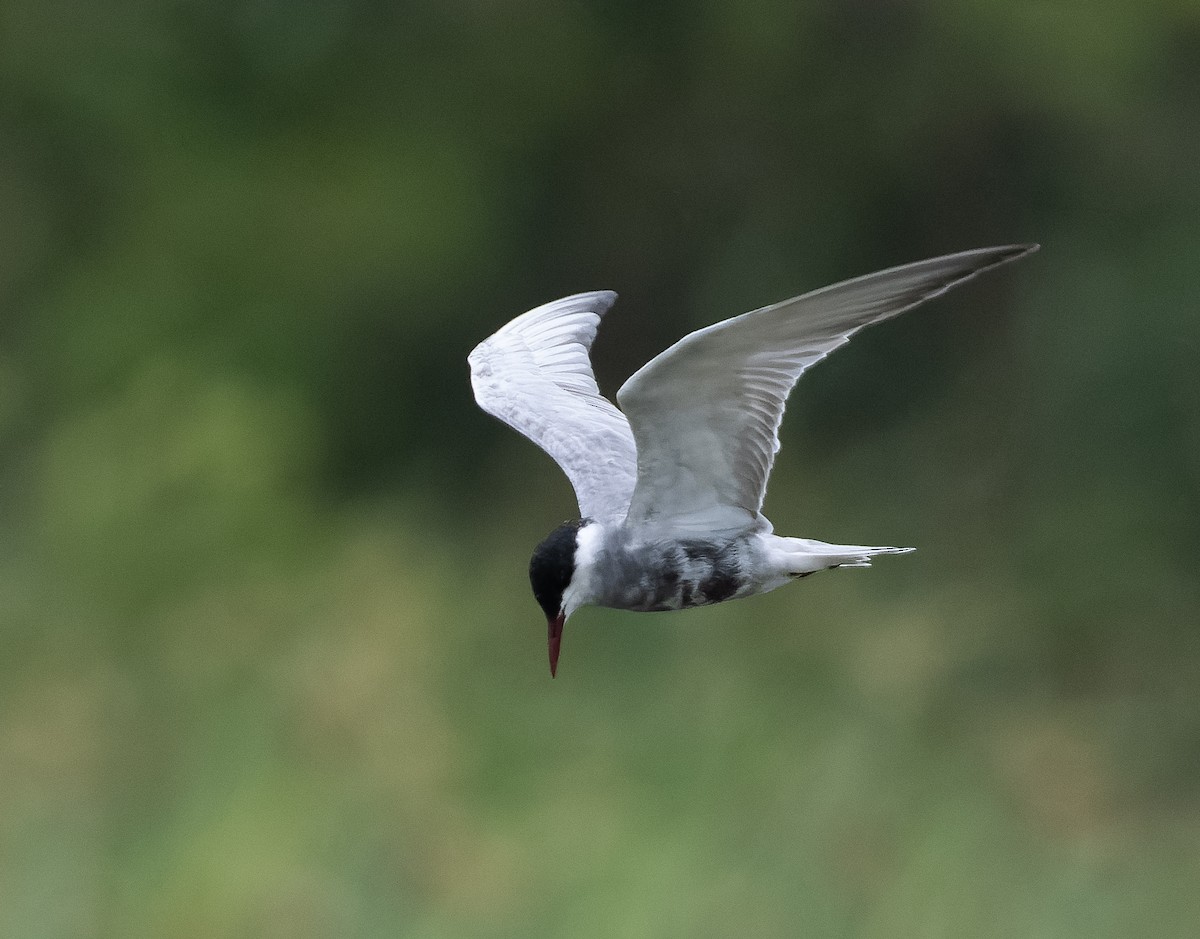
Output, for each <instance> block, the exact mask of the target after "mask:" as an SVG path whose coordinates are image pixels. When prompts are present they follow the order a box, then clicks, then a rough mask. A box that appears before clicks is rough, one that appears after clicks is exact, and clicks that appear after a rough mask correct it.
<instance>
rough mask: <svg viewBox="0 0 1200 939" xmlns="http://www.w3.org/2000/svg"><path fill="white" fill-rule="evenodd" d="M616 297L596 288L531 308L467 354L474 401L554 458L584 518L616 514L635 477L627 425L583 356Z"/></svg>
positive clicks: (587, 357) (622, 512) (634, 452)
mask: <svg viewBox="0 0 1200 939" xmlns="http://www.w3.org/2000/svg"><path fill="white" fill-rule="evenodd" d="M616 299H617V295H616V294H615V293H613V292H612V291H609V290H599V291H594V292H591V293H580V294H575V295H573V296H570V297H564V298H563V299H561V300H556V301H554V302H553V303H547V304H545V305H543V306H539V307H537V308H535V309H533V310H530V311H529V312H528V313H523V314H522V315H520V316H518V317H517V318H516V319H514V320H513V321H512V322H510V323H508V324H507V325H505V326H503V327H501V328H500V329H499V330H497V331H496V332H495V333H494V334H493V335H492V336H491V337H490V338H488V339H485V340H484V341H483V342H481V343H480V344H479V345H478V346H476V347H475V349H474V350H473V351H472V352H471V354H470V355H469V356H468V357H467V361H468V363H469V364H470V366H471V387H472V388H473V389H474V391H475V400H476V401H477V402H478V403H479V406H480V407H481V408H483V410H485V411H487V412H488V413H489V414H491V415H493V416H495V417H498V418H499V419H500V420H502V421H504V423H506V424H508V425H509V426H510V427H512V428H513V429H514V430H516V431H518V432H520V433H522V434H524V435H525V436H526V437H528V438H529V439H530V440H532V441H533V442H534V443H536V444H537V445H538V446H539V447H541V448H542V449H543V450H545V451H546V453H548V454H550V456H551V457H553V458H554V461H555V462H556V463H558V465H559V466H560V467H561V468H562V470H563V472H564V473H566V474H567V478H568V479H569V480H570V481H571V486H572V487H573V488H574V490H575V496H576V498H577V499H578V501H579V512H580V515H581V516H582V517H584V518H596V519H619V518H622V517H624V515H625V514H626V510H627V509H628V507H629V499H630V496H631V494H632V492H633V485H634V480H635V478H636V475H637V449H636V446H635V444H634V442H633V434H632V432H631V431H630V429H629V422H628V421H627V420H626V419H625V415H624V414H622V413H621V412H620V411H619V410H617V408H616V407H615V406H614V405H613V404H612V402H610V401H609V400H608V399H606V398H604V397H603V396H602V395H601V394H600V389H599V388H598V387H597V385H596V378H595V376H594V375H593V373H592V363H591V358H590V350H591V347H592V342H593V341H594V340H595V338H596V330H597V328H598V327H599V325H600V319H601V317H603V316H604V314H605V313H606V312H607V311H608V309H609V308H610V307H611V306H612V305H613V303H614V302H615V301H616Z"/></svg>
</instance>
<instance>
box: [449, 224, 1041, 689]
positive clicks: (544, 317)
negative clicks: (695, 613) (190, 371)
mask: <svg viewBox="0 0 1200 939" xmlns="http://www.w3.org/2000/svg"><path fill="white" fill-rule="evenodd" d="M1037 248H1038V246H1037V245H1035V244H1029V245H1005V246H1002V247H994V248H979V249H976V250H974V251H963V252H960V253H958V254H948V255H945V256H944V257H938V258H931V259H929V260H926V261H918V262H916V263H914V264H906V265H903V266H901V267H893V268H889V269H888V270H885V271H878V272H876V273H874V274H867V275H866V276H864V277H857V278H855V279H853V280H847V281H844V282H842V283H839V284H834V285H832V286H830V287H824V288H822V289H820V290H814V291H812V292H811V293H806V294H803V295H802V296H799V297H793V298H792V299H791V300H784V301H783V302H781V303H775V304H772V305H771V306H766V307H763V308H761V309H758V310H753V311H751V312H749V313H743V314H742V315H741V316H735V317H733V318H731V319H727V320H724V321H723V322H720V323H715V324H713V325H712V326H706V327H704V328H703V329H698V330H696V331H695V332H693V333H691V334H689V335H687V336H685V337H684V338H683V339H680V340H679V341H678V342H677V343H675V344H674V345H673V346H671V347H670V348H669V349H667V350H666V351H665V352H663V353H661V354H659V355H657V356H655V357H654V358H653V359H651V360H650V361H649V362H647V363H646V364H645V365H643V366H642V367H641V368H640V369H638V371H637V372H635V373H634V374H633V376H632V377H630V378H629V380H628V381H626V382H625V384H624V385H622V386H621V388H620V390H619V391H618V392H617V403H618V404H619V405H620V409H619V410H618V408H617V407H616V406H614V405H613V404H612V402H610V401H609V400H608V399H607V398H605V397H603V396H602V395H601V394H600V390H599V388H598V387H597V386H596V379H595V376H594V375H593V373H592V364H591V360H590V358H589V353H590V350H591V346H592V341H593V340H594V339H595V338H596V330H597V328H598V327H599V325H600V319H601V317H603V316H604V314H605V313H607V312H608V310H609V308H610V307H611V306H612V305H613V303H614V302H615V301H616V299H617V295H616V294H615V293H613V292H612V291H609V290H597V291H593V292H590V293H579V294H574V295H573V296H570V297H564V298H563V299H561V300H555V301H554V302H552V303H547V304H545V305H543V306H539V307H537V308H535V309H532V310H530V311H529V312H527V313H524V314H522V315H521V316H518V317H517V318H516V319H514V320H513V321H512V322H510V323H508V324H507V325H506V326H503V327H501V328H500V329H499V330H498V331H497V332H496V333H495V334H494V335H492V336H491V337H490V338H488V339H485V340H484V341H483V342H481V343H480V344H479V345H478V346H476V347H475V349H474V350H473V351H472V352H471V354H470V356H468V362H469V364H470V367H471V385H472V387H473V389H474V392H475V400H476V401H477V402H478V403H479V406H480V407H481V408H483V410H484V411H487V412H488V413H489V414H492V415H494V416H495V417H498V418H499V419H500V420H502V421H504V422H505V423H506V424H508V425H509V426H510V427H512V428H513V429H514V430H517V431H519V432H520V433H522V434H524V435H525V436H526V437H528V438H529V439H530V440H532V441H533V442H534V443H536V444H537V445H538V446H539V447H541V448H542V449H543V450H545V451H546V453H548V454H549V455H550V456H551V457H553V458H554V460H555V461H556V462H557V463H558V465H559V466H560V467H561V468H562V470H563V472H564V473H566V474H567V478H568V479H570V481H571V485H572V487H573V488H574V490H575V495H576V497H577V499H578V501H579V516H580V517H579V518H578V519H575V520H574V521H569V522H566V523H564V524H563V525H560V526H559V527H558V528H556V529H554V531H552V532H551V533H550V534H549V535H548V536H547V537H546V539H545V540H544V541H542V543H541V544H539V545H538V546H537V548H536V549H535V550H534V552H533V558H532V560H531V561H530V563H529V580H530V583H531V585H532V587H533V595H534V597H535V598H536V600H537V602H538V604H539V605H540V606H541V608H542V610H543V611H544V612H545V614H546V625H547V640H548V646H549V654H550V675H551V677H553V676H554V675H555V673H556V672H557V669H558V654H559V648H560V645H561V642H562V630H563V624H564V623H565V622H566V621H567V619H568V618H569V617H570V616H571V614H572V613H574V612H575V611H576V610H578V609H579V608H580V607H582V606H588V605H592V606H605V607H612V608H615V609H619V610H637V611H642V612H649V611H658V610H681V609H686V608H689V607H694V606H705V605H707V604H711V603H720V602H722V601H724V600H735V599H739V598H741V597H748V596H752V595H754V594H759V593H766V592H767V591H769V590H774V589H776V588H777V587H782V586H783V585H784V584H787V583H789V582H791V581H793V580H796V579H798V578H801V577H806V576H807V575H809V574H813V573H816V572H817V571H822V570H827V569H829V568H835V567H869V566H870V564H871V558H873V557H875V556H877V555H881V554H905V553H907V552H909V551H912V550H913V549H912V548H894V547H868V546H864V545H843V544H827V543H826V542H823V541H814V540H812V539H809V538H784V537H780V536H779V535H776V534H774V533H773V528H772V525H771V523H770V522H769V521H767V519H766V518H765V517H764V516H763V515H762V512H761V509H762V504H763V496H764V494H765V492H766V488H767V478H768V477H769V476H770V473H771V466H772V464H773V463H774V461H775V454H776V453H778V452H779V424H780V421H781V420H782V418H783V409H784V405H785V403H786V401H787V398H788V395H789V394H790V393H791V390H792V388H793V387H794V386H795V384H796V382H797V380H798V379H799V378H800V376H801V375H802V374H803V373H804V372H805V371H806V370H807V369H808V368H810V367H811V366H813V365H815V364H816V363H817V362H819V361H821V359H823V358H825V356H827V355H828V354H829V353H830V352H832V351H833V350H834V349H837V348H839V347H840V346H843V345H845V344H846V343H847V342H848V341H849V340H850V337H851V336H853V335H854V334H855V333H856V332H858V331H859V330H860V329H862V328H864V327H866V326H870V325H871V324H872V323H878V322H880V321H882V320H885V319H888V318H890V317H893V316H896V315H897V314H900V313H903V312H904V311H905V310H910V309H912V308H913V307H915V306H917V305H918V304H921V303H924V302H925V301H926V300H931V299H933V298H934V297H937V296H940V295H942V294H943V293H945V292H946V291H947V290H949V289H950V288H952V287H955V286H957V285H958V284H961V283H963V282H965V281H968V280H970V279H971V278H972V277H975V276H976V275H977V274H980V273H982V272H983V271H986V270H989V269H990V268H993V267H997V266H999V265H1001V264H1006V263H1007V262H1009V261H1014V260H1016V259H1017V258H1021V257H1024V256H1025V255H1027V254H1029V253H1031V252H1033V251H1036V250H1037Z"/></svg>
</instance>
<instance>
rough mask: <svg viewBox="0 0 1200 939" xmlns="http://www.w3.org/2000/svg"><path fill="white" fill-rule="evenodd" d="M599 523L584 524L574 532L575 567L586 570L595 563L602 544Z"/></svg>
mask: <svg viewBox="0 0 1200 939" xmlns="http://www.w3.org/2000/svg"><path fill="white" fill-rule="evenodd" d="M602 534H603V533H602V532H601V530H600V526H599V525H595V524H592V525H584V526H583V527H582V528H581V529H579V531H577V532H576V533H575V569H576V570H585V571H586V570H588V569H590V568H591V567H592V565H593V564H595V563H596V558H597V557H599V556H600V547H601V545H602V544H603V541H604V539H603V537H602Z"/></svg>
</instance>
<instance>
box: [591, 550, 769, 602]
mask: <svg viewBox="0 0 1200 939" xmlns="http://www.w3.org/2000/svg"><path fill="white" fill-rule="evenodd" d="M742 557H743V551H742V549H741V546H740V544H739V542H737V541H733V542H727V543H725V544H724V545H714V544H712V543H711V542H706V541H677V542H672V543H671V544H669V545H655V546H653V547H650V548H645V549H641V550H637V551H631V552H629V553H628V554H626V555H624V557H622V558H620V559H619V560H618V559H614V560H617V563H618V566H619V568H620V570H619V573H618V577H616V578H615V579H614V580H615V582H617V583H621V585H622V587H621V589H619V590H618V591H615V593H616V594H617V595H616V596H612V597H609V598H606V601H607V602H605V604H604V605H605V606H615V607H618V608H619V609H624V610H638V611H641V612H647V613H649V612H661V611H666V610H684V609H687V608H689V607H694V606H707V605H708V604H710V603H720V602H721V601H722V600H729V599H732V598H733V597H736V596H738V595H739V592H740V591H742V590H743V588H745V587H746V586H748V584H747V579H746V576H745V572H744V570H743V561H742ZM615 573H617V572H615Z"/></svg>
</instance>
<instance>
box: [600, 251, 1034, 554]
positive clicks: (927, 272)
mask: <svg viewBox="0 0 1200 939" xmlns="http://www.w3.org/2000/svg"><path fill="white" fill-rule="evenodd" d="M1035 250H1037V245H1007V246H1003V247H995V248H980V249H977V250H974V251H963V252H960V253H958V254H950V255H946V256H944V257H939V258H931V259H929V260H926V261H918V262H916V263H914V264H907V265H904V266H902V267H894V268H890V269H888V270H885V271H879V272H877V273H874V274H868V275H866V276H864V277H858V278H856V279H854V280H848V281H844V282H842V283H839V284H834V285H832V286H830V287H824V288H822V289H820V290H815V291H813V292H811V293H806V294H804V295H802V296H799V297H794V298H792V299H791V300H785V301H783V302H782V303H776V304H773V305H772V306H767V307H763V308H762V309H759V310H754V311H752V312H750V313H744V314H742V315H741V316H735V317H733V318H732V319H728V320H725V321H724V322H721V323H716V324H714V325H712V326H708V327H706V328H704V329H700V330H697V331H696V332H694V333H691V334H690V335H688V336H685V337H684V338H683V339H681V340H680V341H679V342H677V343H675V345H673V346H671V348H669V349H667V350H666V351H665V352H663V353H662V354H660V355H658V356H656V357H655V358H654V359H651V360H650V361H649V362H648V363H646V364H645V365H644V366H642V368H641V369H639V370H638V371H637V372H636V373H634V375H633V376H632V377H630V379H629V380H628V381H626V382H625V384H624V385H623V386H622V387H621V389H620V390H619V391H618V392H617V401H618V402H619V403H620V405H621V408H622V409H623V410H624V411H625V414H626V415H627V416H628V418H629V422H630V425H631V427H632V429H633V437H634V441H635V444H636V453H637V460H638V469H637V484H636V486H635V488H634V491H633V496H632V499H631V504H630V508H629V514H628V521H629V522H630V523H631V524H645V523H656V524H658V525H661V526H663V527H665V528H670V529H674V530H680V531H702V530H713V529H718V530H719V529H724V528H733V527H745V526H746V525H749V524H759V525H764V526H765V525H767V522H766V521H765V519H762V517H761V515H760V514H759V511H760V510H761V508H762V502H763V496H764V494H765V492H766V486H767V477H768V476H769V475H770V472H771V466H772V464H773V463H774V460H775V454H776V453H778V451H779V435H778V432H779V424H780V421H781V420H782V418H783V409H784V404H785V402H786V401H787V397H788V395H789V394H790V393H791V390H792V388H793V387H794V386H795V384H796V381H797V380H798V379H799V378H800V376H801V374H803V372H804V371H805V370H806V369H808V368H811V367H812V366H813V365H814V364H816V363H817V362H819V361H820V360H821V359H823V358H824V357H825V356H826V355H828V354H829V353H830V352H832V351H833V350H834V349H837V348H838V347H839V346H842V345H844V344H845V343H847V342H849V340H850V337H851V336H852V335H854V333H856V332H857V331H858V330H860V329H862V328H863V327H865V326H869V325H871V324H872V323H878V322H880V321H881V320H885V319H888V318H890V317H893V316H896V315H897V314H899V313H903V312H904V311H905V310H909V309H912V308H913V307H915V306H917V305H918V304H921V303H924V302H925V301H926V300H930V299H932V298H934V297H937V296H940V295H941V294H943V293H945V292H946V291H947V290H949V289H951V288H952V287H955V286H957V285H958V284H961V283H963V282H964V281H967V280H970V279H971V278H972V277H975V276H976V275H978V274H980V273H981V272H983V271H985V270H988V269H990V268H993V267H996V266H997V265H1000V264H1004V263H1007V262H1009V261H1013V260H1016V259H1017V258H1020V257H1023V256H1024V255H1026V254H1028V253H1030V252H1031V251H1035Z"/></svg>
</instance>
